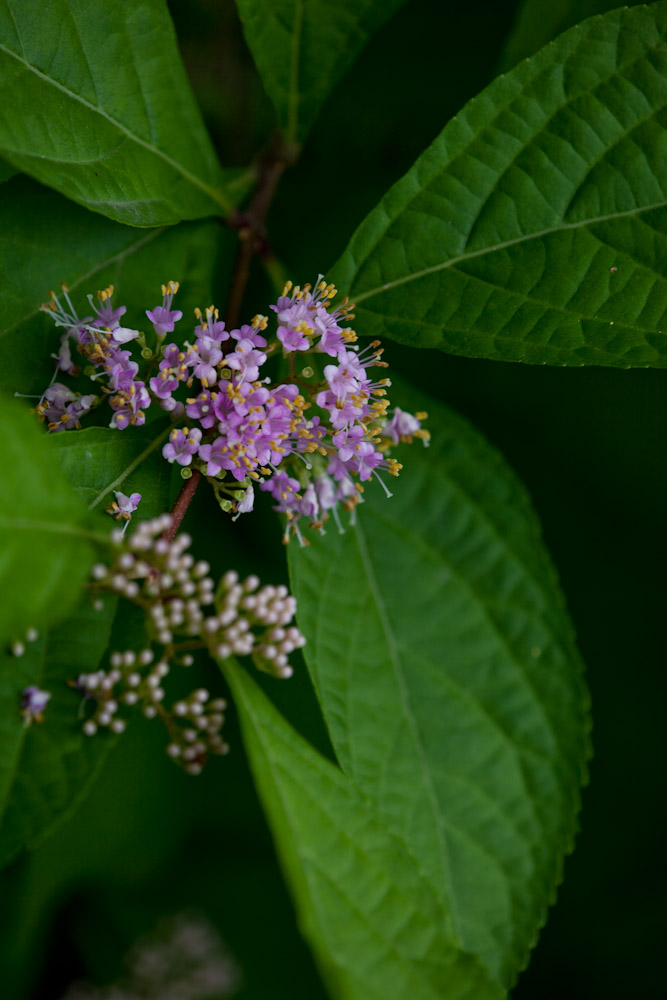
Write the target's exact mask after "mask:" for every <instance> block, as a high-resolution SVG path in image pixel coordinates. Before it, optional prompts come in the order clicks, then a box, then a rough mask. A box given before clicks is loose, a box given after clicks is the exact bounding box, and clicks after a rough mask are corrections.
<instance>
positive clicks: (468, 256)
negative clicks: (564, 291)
mask: <svg viewBox="0 0 667 1000" xmlns="http://www.w3.org/2000/svg"><path fill="white" fill-rule="evenodd" d="M665 207H667V200H663V201H659V202H655V203H653V204H651V205H642V206H639V207H635V208H631V209H627V211H623V212H610V213H609V214H607V215H599V216H596V217H594V218H590V219H581V220H580V221H579V222H562V223H560V224H559V225H557V226H551V227H549V228H546V229H540V230H538V231H536V232H532V233H523V234H522V235H521V236H516V237H514V238H513V239H511V240H504V241H503V242H501V243H494V244H492V245H491V246H488V247H480V249H479V250H472V251H470V252H469V253H462V254H459V255H458V256H456V257H450V258H449V259H448V260H444V261H441V263H439V264H433V265H432V266H431V267H425V268H422V269H421V270H419V271H412V272H411V273H410V274H406V275H404V276H403V277H402V278H395V279H393V280H392V281H388V282H385V283H384V284H382V285H377V286H376V287H375V288H370V289H368V290H367V291H365V292H362V293H361V294H358V293H356V292H355V291H354V290H353V289H352V290H351V291H350V294H351V295H352V296H353V297H354V301H355V305H360V304H361V303H362V302H364V301H365V300H366V299H370V298H372V297H373V296H374V295H379V294H381V293H382V292H388V291H391V290H392V289H393V288H398V287H399V286H400V285H405V284H408V283H409V282H411V281H417V280H418V279H419V278H424V277H426V276H427V275H429V274H437V273H438V272H439V271H445V270H447V268H450V267H454V266H455V265H456V264H461V263H465V262H466V261H469V260H474V259H475V258H478V257H484V256H486V254H490V253H496V252H497V251H499V250H506V249H507V248H508V247H513V246H518V245H520V244H521V243H528V242H530V240H539V239H541V238H542V237H544V236H550V235H552V234H553V233H560V232H564V231H566V230H575V229H583V228H585V227H586V226H592V225H596V224H598V223H601V222H612V221H613V220H615V219H623V218H629V217H631V216H635V215H640V214H641V213H642V212H653V211H656V210H657V209H660V208H665ZM400 218H401V217H400V216H398V217H397V218H396V219H394V220H393V221H394V222H396V221H398V220H399V219H400ZM388 238H391V233H390V230H387V233H386V234H385V239H388ZM376 250H377V246H375V247H373V249H372V250H371V251H370V252H369V253H368V254H367V255H366V256H365V257H364V258H363V259H362V261H361V262H360V263H359V264H358V265H357V272H358V271H359V270H360V269H361V267H362V266H363V264H364V263H365V262H366V260H367V259H368V258H369V257H370V256H372V254H373V253H374V252H375V251H376ZM352 257H353V259H354V254H353V253H352ZM552 308H554V307H552Z"/></svg>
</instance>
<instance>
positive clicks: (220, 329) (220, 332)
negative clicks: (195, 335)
mask: <svg viewBox="0 0 667 1000" xmlns="http://www.w3.org/2000/svg"><path fill="white" fill-rule="evenodd" d="M195 316H196V317H197V319H198V320H199V322H200V327H199V335H200V336H202V335H203V336H206V337H210V338H211V340H214V341H215V342H216V344H221V343H222V342H223V341H225V340H229V336H230V335H229V331H228V330H226V329H225V324H224V322H223V321H222V320H221V319H218V310H217V309H216V308H214V306H209V307H208V309H207V310H206V320H205V321H204V319H203V318H202V314H201V309H195ZM232 336H234V334H232ZM264 343H265V344H266V341H264Z"/></svg>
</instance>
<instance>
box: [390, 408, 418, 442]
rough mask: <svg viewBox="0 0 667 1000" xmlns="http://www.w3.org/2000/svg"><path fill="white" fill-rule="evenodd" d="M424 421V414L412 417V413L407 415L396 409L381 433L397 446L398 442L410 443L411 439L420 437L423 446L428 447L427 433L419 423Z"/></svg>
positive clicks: (403, 411)
mask: <svg viewBox="0 0 667 1000" xmlns="http://www.w3.org/2000/svg"><path fill="white" fill-rule="evenodd" d="M425 419H426V414H425V413H417V414H415V415H413V414H412V413H407V412H406V411H405V410H400V409H399V408H398V406H397V407H395V409H394V414H393V416H392V418H391V420H389V421H388V422H387V423H386V424H385V426H384V427H383V428H382V433H383V435H384V436H385V437H388V438H390V440H391V441H393V443H394V444H398V443H399V441H408V442H410V441H412V439H413V437H420V438H422V439H423V441H424V444H425V445H428V439H429V436H430V435H429V433H428V431H426V430H423V429H422V425H421V421H422V420H425Z"/></svg>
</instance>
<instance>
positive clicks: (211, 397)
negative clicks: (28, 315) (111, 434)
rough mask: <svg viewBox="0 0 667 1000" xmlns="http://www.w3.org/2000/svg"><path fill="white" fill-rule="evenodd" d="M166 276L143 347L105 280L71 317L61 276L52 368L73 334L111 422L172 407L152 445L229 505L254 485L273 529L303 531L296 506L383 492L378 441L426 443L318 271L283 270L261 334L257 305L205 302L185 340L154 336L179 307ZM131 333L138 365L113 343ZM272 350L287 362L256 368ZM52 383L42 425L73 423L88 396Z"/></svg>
mask: <svg viewBox="0 0 667 1000" xmlns="http://www.w3.org/2000/svg"><path fill="white" fill-rule="evenodd" d="M177 290H178V284H177V283H176V282H169V283H168V284H167V285H166V286H164V285H163V286H162V292H163V301H162V305H161V306H156V307H155V308H154V309H152V310H147V311H146V315H147V316H148V318H149V319H150V320H151V323H152V324H153V330H154V335H155V338H154V345H153V346H152V347H148V346H147V342H146V336H145V335H144V334H143V333H140V332H139V331H137V330H132V329H128V328H125V327H121V326H120V318H121V316H123V314H124V313H125V308H124V307H122V306H121V307H118V308H113V307H112V305H111V296H112V294H113V287H109V288H107V289H105V290H104V291H103V292H100V293H98V300H99V305H98V306H93V310H94V312H95V316H94V317H86V318H85V319H79V318H78V316H77V315H76V313H75V311H74V308H73V306H72V303H71V300H70V298H69V295H68V293H67V289H66V288H63V295H64V303H65V305H64V306H63V305H61V302H60V300H59V299H58V298H57V297H56V296H55V295H54V294H53V293H51V302H50V303H49V304H48V305H47V306H45V307H44V308H45V309H48V310H49V311H50V312H51V313H55V318H56V323H57V324H58V325H60V326H62V327H64V328H65V333H64V334H63V338H62V343H61V350H60V352H59V355H58V366H59V370H61V371H71V369H72V367H73V366H72V363H71V351H70V341H71V340H72V339H74V341H75V342H76V343H77V345H78V349H79V351H80V353H82V354H83V355H84V356H85V357H86V358H87V359H88V360H89V362H90V363H91V364H92V366H93V369H100V372H99V373H95V372H93V373H92V377H93V378H98V377H105V378H106V382H107V384H106V385H104V386H103V389H104V391H105V392H106V393H107V394H108V396H109V402H110V404H111V407H112V409H113V410H114V414H113V418H112V421H111V426H112V427H116V428H118V429H120V430H122V429H124V428H125V427H127V426H129V425H130V424H133V425H140V424H142V423H144V421H145V411H146V409H147V408H148V406H149V405H150V403H151V401H152V400H153V401H156V402H157V404H158V405H159V406H160V407H161V408H162V409H164V410H165V411H167V412H168V413H170V414H171V415H172V417H173V419H174V421H178V425H175V426H174V428H173V430H172V431H171V433H170V436H169V440H168V442H167V443H166V444H165V445H164V448H163V451H162V453H163V455H164V457H165V458H166V460H167V461H168V462H172V463H173V462H176V463H177V464H178V465H180V466H181V467H182V469H183V471H184V474H185V475H187V474H189V473H188V472H186V471H185V470H186V469H187V468H188V467H191V468H194V469H197V470H199V471H200V472H202V473H203V474H204V475H205V476H206V477H207V478H208V479H209V480H210V481H211V482H212V483H213V485H214V488H215V491H216V495H217V496H218V499H219V501H220V503H221V506H222V507H223V508H224V509H226V510H231V511H234V513H236V514H240V513H245V512H247V511H249V510H252V507H253V503H254V487H255V486H259V488H260V489H261V490H263V491H266V492H268V493H270V494H271V496H272V497H273V499H274V501H275V503H276V506H275V509H276V510H278V511H280V512H282V513H284V514H285V515H286V518H287V530H286V539H287V538H289V536H290V534H291V533H295V534H296V535H297V536H298V537H299V539H300V540H302V535H301V531H300V528H299V521H300V520H301V518H305V519H306V521H307V522H308V523H309V524H311V525H312V526H314V527H316V528H318V529H320V530H322V526H323V523H324V521H325V520H326V519H327V518H328V517H329V515H330V514H331V515H333V517H334V519H335V520H336V522H337V523H338V525H339V528H340V520H339V516H338V507H339V505H343V506H344V507H346V508H347V509H348V510H353V509H354V507H355V505H356V504H357V503H358V502H359V501H360V500H361V499H362V497H361V494H362V493H363V483H364V482H366V481H367V480H369V479H371V477H376V478H378V479H379V480H380V482H381V483H382V485H383V487H384V489H385V492H386V493H387V495H388V496H391V494H390V493H389V490H388V489H387V487H386V486H385V485H384V483H383V481H382V479H381V478H380V475H379V473H380V472H382V471H384V472H387V473H389V474H390V475H397V474H398V472H399V470H400V468H401V466H400V465H399V463H398V462H397V461H396V460H395V459H394V458H391V457H389V455H388V451H389V449H390V448H391V447H392V445H395V444H398V442H399V441H404V440H411V439H412V438H413V437H420V438H422V440H423V441H424V443H427V440H428V432H427V431H425V430H423V429H422V427H421V421H422V419H423V418H424V417H425V414H416V415H412V414H408V413H405V412H403V411H401V410H398V409H397V410H395V411H394V412H393V413H392V414H390V413H389V402H388V400H387V398H386V392H387V387H388V386H389V385H390V384H391V383H390V381H389V379H387V378H379V379H377V378H374V377H373V375H372V373H371V372H370V369H371V368H385V367H386V363H385V362H384V361H382V360H381V355H382V349H381V348H380V346H379V341H373V342H372V343H371V344H370V345H369V346H368V347H366V348H365V349H364V350H359V349H358V347H357V344H356V340H357V337H356V334H355V333H354V331H353V330H351V329H350V328H349V326H348V325H347V324H348V321H349V320H350V319H352V318H353V314H352V312H351V309H352V308H353V307H352V306H350V305H349V304H348V303H347V300H344V301H343V302H342V303H341V305H339V306H338V307H336V308H334V307H333V304H332V303H333V300H334V298H335V297H336V289H335V288H334V286H333V285H330V284H327V283H326V282H324V281H322V280H318V283H317V285H316V287H315V288H313V287H312V286H311V285H305V286H304V287H303V288H300V287H299V286H296V287H294V286H293V285H292V283H291V282H288V283H287V284H286V285H285V288H284V289H283V294H282V295H281V296H280V297H279V299H278V301H277V302H276V303H275V304H273V305H272V306H271V307H270V308H271V310H272V311H273V312H274V313H275V314H276V320H277V329H276V332H275V335H274V336H271V335H270V334H269V333H268V332H267V331H268V326H269V322H268V318H267V317H266V316H262V315H258V316H255V317H254V319H253V320H252V322H251V323H250V324H247V325H244V326H241V327H240V328H239V329H233V330H228V329H227V328H226V325H225V323H224V322H223V321H222V320H220V318H219V315H218V311H217V309H215V308H214V307H213V306H210V307H209V308H208V309H206V311H205V314H202V312H201V311H200V310H195V313H196V318H197V321H198V323H197V326H196V327H195V330H194V335H193V337H192V342H190V341H188V340H185V341H184V342H183V343H182V344H178V343H176V342H172V343H168V344H164V343H163V341H164V340H165V338H166V335H167V334H168V333H169V334H170V333H172V332H173V330H174V327H175V323H176V322H177V321H178V320H179V319H181V317H182V313H181V312H180V310H174V309H172V300H173V296H174V294H175V293H176V291H177ZM89 298H90V301H91V306H92V297H89ZM131 341H137V343H138V344H139V345H140V346H141V347H142V352H141V357H142V358H143V359H144V360H145V362H147V365H146V366H145V368H144V371H143V375H142V377H141V378H139V364H138V362H136V361H134V360H133V359H132V356H131V351H130V350H129V349H128V348H127V347H126V346H125V345H128V344H130V342H131ZM271 358H275V359H282V369H286V371H285V373H284V374H283V375H281V376H279V377H277V378H273V379H272V377H271V376H269V375H266V374H265V373H266V371H267V370H268V369H269V368H271V369H273V370H274V371H275V370H276V369H278V370H279V371H280V370H281V369H280V364H279V363H278V364H274V365H269V366H267V361H269V359H271ZM306 362H310V363H306ZM297 363H298V364H299V367H300V370H299V371H298V372H297ZM151 369H152V370H153V372H155V373H154V374H151ZM63 390H64V387H63V386H60V385H59V384H58V383H56V385H54V386H51V388H50V389H49V390H47V394H48V393H51V394H52V395H53V396H54V398H55V399H57V402H58V405H59V409H58V410H56V409H55V406H51V400H50V399H48V400H47V399H46V397H47V394H45V397H44V400H43V401H42V402H41V403H40V405H39V407H38V410H40V409H42V410H43V409H44V408H45V406H46V403H48V404H49V406H51V409H49V411H48V413H47V412H45V413H44V416H47V417H48V418H49V428H50V429H58V430H61V429H68V428H69V427H72V426H78V415H79V413H80V412H84V407H85V406H86V405H88V401H89V400H90V399H91V397H85V396H84V397H81V398H78V397H77V398H76V399H72V400H69V399H68V400H67V402H65V401H64V400H65V397H64V396H63ZM64 391H65V392H67V390H64ZM92 399H93V401H95V397H92ZM45 401H46V402H45ZM90 405H92V403H90ZM67 407H70V409H68V408H67ZM77 408H78V409H77ZM52 411H53V419H51V413H52ZM57 414H59V415H57ZM341 530H342V529H341Z"/></svg>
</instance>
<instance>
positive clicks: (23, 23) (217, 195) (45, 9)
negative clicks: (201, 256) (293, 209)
mask: <svg viewBox="0 0 667 1000" xmlns="http://www.w3.org/2000/svg"><path fill="white" fill-rule="evenodd" d="M0 101H1V102H2V107H3V114H2V117H1V118H0V151H1V152H2V155H3V156H4V157H5V158H6V159H7V160H9V162H10V163H12V164H13V165H14V166H16V167H18V168H19V169H20V170H24V171H25V172H26V173H29V174H32V176H33V177H36V178H37V179H38V180H41V181H43V182H44V183H45V184H49V185H50V186H51V187H55V188H57V189H58V190H59V191H62V192H63V194H66V195H67V196H68V197H69V198H72V199H73V200H74V201H78V202H80V203H81V204H82V205H85V206H86V207H88V208H90V209H93V210H94V211H96V212H101V213H103V214H104V215H108V216H109V217H110V218H112V219H117V220H119V221H120V222H127V223H130V224H131V225H134V226H159V225H165V224H166V223H174V222H180V221H181V219H197V218H201V217H203V216H206V215H214V214H223V215H227V214H228V213H229V211H230V210H231V208H232V205H233V199H232V198H231V197H230V196H229V194H228V193H227V192H226V190H225V178H224V175H223V172H222V170H221V169H220V167H219V165H218V162H217V159H216V156H215V153H214V151H213V147H212V145H211V142H210V140H209V137H208V135H207V133H206V130H205V128H204V125H203V122H202V120H201V116H200V114H199V111H198V109H197V105H196V103H195V100H194V98H193V96H192V93H191V91H190V87H189V84H188V80H187V77H186V74H185V70H184V68H183V64H182V62H181V58H180V55H179V52H178V48H177V45H176V39H175V36H174V30H173V25H172V23H171V19H170V17H169V13H168V11H167V6H166V3H165V2H164V0H116V2H114V3H105V2H103V0H95V2H93V3H91V2H90V0H51V2H49V3H47V4H45V3H43V2H41V0H20V2H18V0H2V2H1V3H0Z"/></svg>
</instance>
